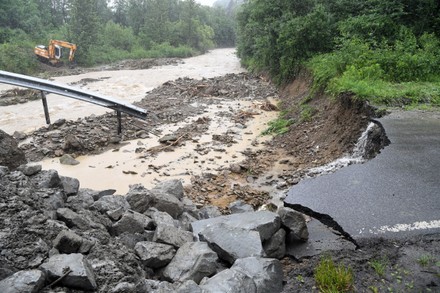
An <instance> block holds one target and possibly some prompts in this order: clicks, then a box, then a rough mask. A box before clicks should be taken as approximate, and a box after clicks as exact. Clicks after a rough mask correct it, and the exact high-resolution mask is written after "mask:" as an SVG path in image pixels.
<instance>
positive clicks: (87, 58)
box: [69, 0, 101, 64]
mask: <svg viewBox="0 0 440 293" xmlns="http://www.w3.org/2000/svg"><path fill="white" fill-rule="evenodd" d="M97 1H98V0H73V1H72V9H71V12H70V17H71V20H70V23H69V41H71V42H73V43H76V44H77V46H78V52H77V53H76V60H77V61H78V62H79V63H83V64H92V63H93V60H92V55H91V53H92V48H94V47H96V44H97V39H98V35H99V32H100V31H101V27H100V25H99V18H98V13H97V11H96V10H97Z"/></svg>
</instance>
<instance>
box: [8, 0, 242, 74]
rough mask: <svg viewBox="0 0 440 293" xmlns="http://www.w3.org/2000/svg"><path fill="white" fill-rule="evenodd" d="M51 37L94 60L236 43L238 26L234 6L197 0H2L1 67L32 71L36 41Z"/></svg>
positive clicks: (179, 53) (176, 53) (80, 57)
mask: <svg viewBox="0 0 440 293" xmlns="http://www.w3.org/2000/svg"><path fill="white" fill-rule="evenodd" d="M109 3H111V4H109ZM50 39H59V40H65V41H68V42H71V43H75V44H77V45H78V51H77V54H76V61H77V62H78V64H82V65H94V64H98V63H104V62H111V61H115V60H120V59H127V58H148V57H186V56H190V55H194V54H198V53H203V52H205V51H206V50H208V49H210V48H213V47H215V46H218V47H226V46H228V47H230V46H234V45H235V25H234V18H233V17H232V15H231V12H230V11H229V12H228V11H227V10H225V9H222V8H219V7H216V8H211V7H207V6H201V5H199V4H197V3H196V2H195V1H194V0H114V1H107V0H1V1H0V69H2V70H7V71H13V72H20V73H30V72H32V69H33V68H34V67H35V66H36V64H37V62H36V60H35V57H34V56H33V48H34V46H35V45H36V44H43V45H47V44H48V42H49V40H50Z"/></svg>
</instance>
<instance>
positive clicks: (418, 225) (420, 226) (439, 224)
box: [370, 220, 440, 234]
mask: <svg viewBox="0 0 440 293" xmlns="http://www.w3.org/2000/svg"><path fill="white" fill-rule="evenodd" d="M435 228H440V220H432V221H429V222H427V221H420V222H414V223H412V224H396V225H393V226H388V225H385V226H382V227H380V228H379V229H376V230H372V229H370V233H372V234H379V233H386V232H393V233H398V232H406V231H414V230H426V229H435Z"/></svg>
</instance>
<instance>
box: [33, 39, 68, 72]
mask: <svg viewBox="0 0 440 293" xmlns="http://www.w3.org/2000/svg"><path fill="white" fill-rule="evenodd" d="M63 48H67V49H69V62H70V63H72V62H73V59H74V58H75V51H76V45H75V44H72V43H69V42H65V41H58V40H50V42H49V46H47V47H46V46H44V45H38V46H36V47H35V48H34V53H35V55H36V56H37V58H38V60H40V61H41V62H44V63H48V64H50V65H52V66H61V65H62V64H63V63H62V60H61V57H62V56H63Z"/></svg>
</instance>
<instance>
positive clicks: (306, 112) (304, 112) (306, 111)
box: [299, 104, 316, 122]
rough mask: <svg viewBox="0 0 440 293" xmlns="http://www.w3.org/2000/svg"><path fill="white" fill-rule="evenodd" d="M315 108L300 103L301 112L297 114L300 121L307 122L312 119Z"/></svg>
mask: <svg viewBox="0 0 440 293" xmlns="http://www.w3.org/2000/svg"><path fill="white" fill-rule="evenodd" d="M315 113H316V109H315V108H313V107H312V106H310V105H307V104H303V105H301V112H300V114H299V117H300V121H301V122H309V121H312V117H313V115H315Z"/></svg>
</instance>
